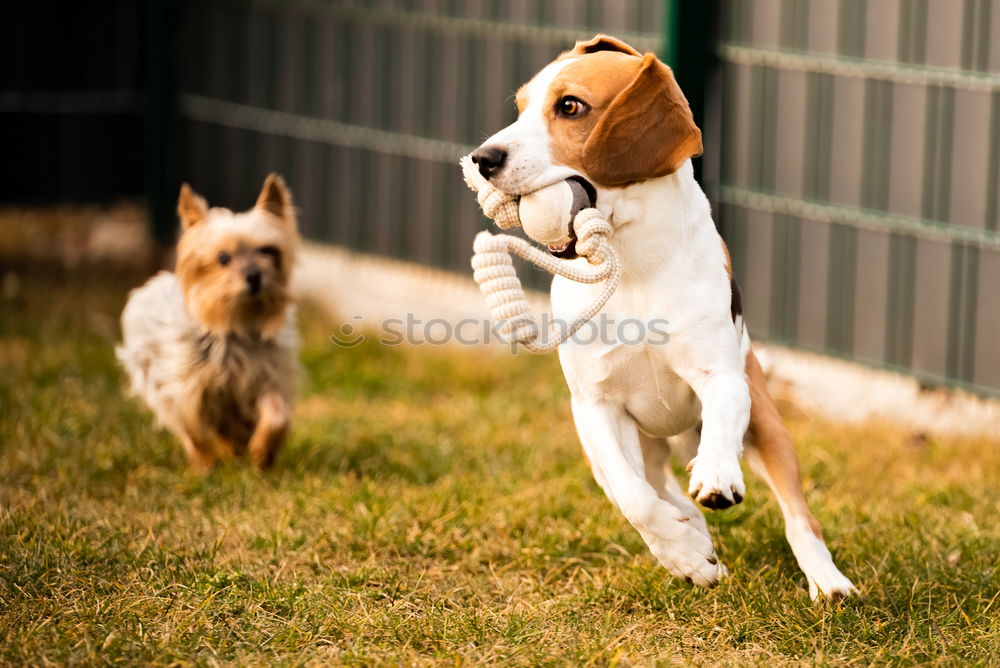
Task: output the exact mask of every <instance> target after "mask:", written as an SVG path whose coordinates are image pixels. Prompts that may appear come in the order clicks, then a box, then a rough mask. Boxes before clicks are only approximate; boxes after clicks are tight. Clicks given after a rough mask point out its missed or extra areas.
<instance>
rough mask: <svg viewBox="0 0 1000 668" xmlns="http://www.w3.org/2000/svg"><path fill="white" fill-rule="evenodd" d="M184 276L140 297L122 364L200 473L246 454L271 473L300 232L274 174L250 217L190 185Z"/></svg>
mask: <svg viewBox="0 0 1000 668" xmlns="http://www.w3.org/2000/svg"><path fill="white" fill-rule="evenodd" d="M177 213H178V215H179V216H180V220H181V227H182V234H181V238H180V241H179V242H178V244H177V273H176V274H174V273H170V272H165V271H164V272H160V273H159V274H157V275H156V276H154V277H153V278H151V279H150V280H149V281H148V282H147V283H146V284H145V285H143V286H142V287H140V288H137V289H135V290H133V291H132V294H131V295H130V296H129V300H128V303H127V304H126V305H125V310H124V312H123V313H122V343H121V345H120V346H118V349H117V353H118V359H119V360H120V361H121V363H122V365H123V366H124V367H125V370H126V371H127V372H128V375H129V378H130V379H131V385H132V392H133V393H134V394H136V395H137V396H139V397H140V398H142V399H143V401H145V402H146V404H147V405H149V407H150V408H151V409H152V410H153V412H154V413H155V414H156V416H157V418H158V419H159V421H160V423H162V424H163V425H164V426H165V427H167V428H168V429H169V430H170V431H172V432H173V433H174V434H175V435H176V436H177V437H178V438H179V439H180V440H181V442H182V443H183V445H184V450H185V452H186V453H187V456H188V458H189V460H190V461H191V464H192V466H194V467H195V468H197V469H202V470H206V469H208V468H211V466H212V465H213V464H214V463H215V461H216V460H217V458H218V457H219V456H220V455H225V454H235V455H239V454H242V453H244V452H249V454H250V457H251V459H252V460H253V462H254V463H255V464H256V465H257V466H258V467H259V468H267V467H269V466H270V465H271V464H272V463H273V461H274V457H275V455H276V454H277V452H278V449H279V447H280V446H281V444H282V442H283V441H284V438H285V434H286V432H287V431H288V427H289V424H290V421H291V412H292V400H293V394H294V385H295V379H296V375H297V372H298V361H297V358H296V339H297V336H296V329H295V322H294V320H295V317H294V305H293V302H292V298H291V294H290V291H289V281H290V278H291V271H292V266H293V264H294V262H295V253H296V249H297V247H298V242H299V234H298V225H297V223H296V218H295V213H294V209H293V207H292V199H291V194H290V193H289V192H288V188H286V187H285V182H284V181H283V180H282V178H281V177H280V176H278V175H277V174H271V175H270V176H268V177H267V180H266V181H265V182H264V187H263V189H262V190H261V192H260V196H259V197H258V199H257V203H256V205H255V206H254V207H253V208H252V209H250V210H249V211H245V212H243V213H234V212H232V211H230V210H229V209H225V208H221V207H214V208H211V209H210V208H209V207H208V204H207V203H206V202H205V200H204V198H202V197H201V196H200V195H198V194H197V193H195V192H194V191H193V190H191V188H190V187H188V185H187V184H186V183H185V184H184V185H183V186H182V187H181V193H180V198H179V199H178V202H177Z"/></svg>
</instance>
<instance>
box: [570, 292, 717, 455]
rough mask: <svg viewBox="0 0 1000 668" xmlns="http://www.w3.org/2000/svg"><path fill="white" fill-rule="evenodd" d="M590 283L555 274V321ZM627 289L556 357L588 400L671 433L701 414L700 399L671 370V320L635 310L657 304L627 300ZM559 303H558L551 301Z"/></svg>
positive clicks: (658, 432) (648, 429)
mask: <svg viewBox="0 0 1000 668" xmlns="http://www.w3.org/2000/svg"><path fill="white" fill-rule="evenodd" d="M592 289H593V288H592V286H586V285H581V284H579V283H577V284H572V283H570V282H569V281H564V280H560V279H558V278H557V279H556V280H555V281H554V282H553V284H552V303H553V305H554V317H555V318H556V320H557V321H561V319H562V318H564V317H566V316H567V315H571V311H572V304H574V303H578V302H580V303H582V302H585V301H586V300H587V299H588V298H590V293H591V291H592ZM630 296H633V297H634V295H629V294H628V290H627V289H626V290H623V291H621V292H620V293H618V294H616V295H615V296H614V297H613V298H612V300H611V301H610V302H609V303H608V305H607V306H606V307H605V308H604V310H602V311H601V313H600V314H598V316H597V317H596V318H595V319H594V320H592V321H591V322H590V323H588V325H587V326H585V327H584V328H582V329H581V330H580V332H578V334H577V335H575V336H574V337H571V338H570V339H569V340H568V341H567V342H566V343H564V344H563V345H561V346H559V361H560V363H561V365H562V368H563V374H564V375H565V377H566V383H567V385H568V386H569V389H570V392H571V393H572V394H573V396H575V397H579V398H582V399H584V400H586V401H587V403H590V404H595V403H608V404H612V405H614V406H617V407H620V408H623V409H624V410H625V411H626V412H627V413H628V414H629V415H631V416H632V418H633V419H634V420H635V421H636V423H637V425H638V426H639V428H640V429H642V431H644V432H645V433H647V434H649V435H651V436H658V437H666V436H673V435H675V434H679V433H681V432H684V431H687V430H688V429H690V428H692V427H694V426H695V425H696V424H697V423H698V421H699V420H700V419H701V403H700V402H699V401H698V397H697V396H696V395H695V393H694V391H693V390H692V388H691V386H690V385H688V383H687V382H686V381H685V380H684V379H682V378H681V377H680V376H679V375H677V373H675V371H674V362H673V360H672V359H671V354H673V351H672V350H671V348H670V345H669V340H670V336H671V326H672V325H671V323H670V322H669V321H668V320H667V319H666V318H657V317H649V316H648V315H647V316H644V317H642V318H639V317H637V316H635V315H634V314H635V313H646V314H648V313H650V312H653V313H656V312H662V310H661V309H662V308H663V307H662V305H659V306H660V308H654V307H650V306H649V305H646V308H647V309H648V310H645V311H643V309H642V308H641V307H639V306H638V305H630V304H629V302H630V301H633V300H630V299H629V297H630ZM555 305H558V306H555Z"/></svg>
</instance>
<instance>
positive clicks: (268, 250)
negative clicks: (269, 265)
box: [257, 246, 281, 260]
mask: <svg viewBox="0 0 1000 668" xmlns="http://www.w3.org/2000/svg"><path fill="white" fill-rule="evenodd" d="M257 252H258V253H260V254H261V255H267V256H268V257H269V258H271V259H272V260H277V259H278V258H280V257H281V251H280V250H278V247H277V246H261V247H260V248H258V249H257Z"/></svg>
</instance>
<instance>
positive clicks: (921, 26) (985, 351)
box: [705, 0, 1000, 394]
mask: <svg viewBox="0 0 1000 668" xmlns="http://www.w3.org/2000/svg"><path fill="white" fill-rule="evenodd" d="M718 53H719V56H720V59H721V60H722V67H721V72H720V73H719V74H718V77H717V78H718V80H717V81H716V82H715V83H714V85H713V86H712V87H711V93H710V98H709V102H708V108H709V110H710V114H712V118H711V120H710V122H709V123H708V124H707V127H706V138H707V143H708V144H709V155H708V156H707V158H706V161H707V165H708V167H707V168H706V170H705V176H706V180H707V182H708V183H707V186H708V189H709V191H710V192H712V193H713V195H714V197H715V198H716V199H717V201H719V203H720V205H719V219H720V224H721V227H722V230H723V232H724V234H725V236H726V237H727V239H728V240H729V243H730V246H731V250H732V254H733V259H734V265H735V267H736V271H737V275H738V278H739V280H740V282H741V284H742V286H743V288H744V293H745V296H746V310H747V313H748V317H749V322H750V325H751V328H752V330H753V331H754V332H755V333H756V334H757V336H758V337H764V338H768V339H771V340H775V341H780V342H784V343H788V344H791V345H794V346H798V347H802V348H807V349H811V350H817V351H822V352H828V353H832V354H835V355H840V356H844V357H847V358H852V359H857V360H861V361H865V362H868V363H872V364H875V365H878V366H888V367H892V368H898V369H901V370H904V371H909V372H912V373H915V374H917V375H918V376H919V377H921V378H922V379H923V380H925V381H926V382H927V383H928V384H940V383H943V384H957V385H964V386H966V387H968V388H969V389H973V390H975V391H979V392H984V393H990V394H998V388H1000V346H998V345H997V343H998V337H997V332H998V331H1000V308H998V306H1000V303H998V298H997V288H998V286H1000V234H998V232H997V228H998V222H1000V213H998V211H1000V188H998V184H1000V3H996V2H991V1H990V0H964V1H963V2H936V1H930V0H867V1H865V0H840V2H804V1H802V0H728V1H727V2H725V3H724V4H723V5H722V39H721V43H720V44H719V45H718Z"/></svg>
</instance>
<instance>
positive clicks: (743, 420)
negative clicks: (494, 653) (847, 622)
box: [472, 35, 856, 600]
mask: <svg viewBox="0 0 1000 668" xmlns="http://www.w3.org/2000/svg"><path fill="white" fill-rule="evenodd" d="M516 100H517V108H518V111H519V112H520V113H519V116H518V119H517V121H516V122H515V123H513V124H512V125H510V126H508V127H506V128H504V129H503V130H501V131H500V132H498V133H496V134H495V135H493V136H492V137H490V138H489V139H488V140H486V141H485V142H484V143H483V144H482V146H480V147H479V148H478V149H477V150H476V151H475V152H474V153H473V155H472V158H473V161H474V162H475V163H476V165H477V166H478V169H479V171H480V173H481V174H482V175H483V177H485V178H486V179H488V180H489V182H490V183H491V184H493V185H494V186H496V187H497V188H498V189H500V190H502V191H505V192H507V193H511V194H527V193H530V192H533V191H537V190H538V189H540V188H543V187H545V186H548V185H550V184H553V183H556V182H558V181H562V180H564V179H567V178H577V179H584V180H585V182H586V184H587V187H588V189H592V190H593V196H594V199H595V205H596V207H597V209H598V210H599V211H600V212H601V213H602V214H603V215H604V216H605V217H606V219H607V220H608V221H609V222H610V223H611V225H612V226H613V228H614V234H613V236H612V238H611V243H612V245H613V246H614V249H615V251H616V252H617V254H618V257H619V258H620V261H621V265H622V277H621V282H620V284H619V286H618V288H617V290H616V291H615V292H614V294H613V295H612V297H611V298H610V300H609V301H608V303H607V304H606V306H605V307H604V310H603V314H604V315H605V317H608V318H613V319H615V320H618V321H624V320H629V319H636V318H639V319H640V320H643V321H651V320H653V319H656V320H658V321H661V322H662V321H666V322H668V323H669V325H668V326H667V331H668V335H669V342H668V343H667V344H666V345H647V344H645V343H639V344H636V343H634V342H629V343H623V342H615V341H594V340H592V341H589V342H583V341H579V340H573V339H571V340H569V341H567V342H566V343H564V344H562V345H561V346H560V347H559V358H560V361H561V363H562V367H563V371H564V373H565V376H566V381H567V383H568V384H569V388H570V392H571V394H572V408H573V418H574V421H575V422H576V427H577V432H578V434H579V437H580V441H581V442H582V444H583V449H584V453H585V454H586V457H587V459H588V460H589V462H590V466H591V469H592V471H593V474H594V477H595V478H596V480H597V482H598V483H599V484H600V486H601V487H602V488H603V489H604V491H605V493H606V494H607V496H608V498H610V499H611V501H612V502H613V503H615V504H616V505H617V506H618V507H619V508H620V509H621V511H622V513H623V514H624V515H625V517H626V518H627V519H628V521H629V522H631V523H632V525H633V526H634V527H635V528H636V530H638V532H639V533H640V534H641V535H642V537H643V539H644V540H645V541H646V544H647V545H648V546H649V549H650V550H651V551H652V553H653V555H654V556H656V558H657V559H658V560H659V561H660V563H662V564H663V565H664V566H665V567H666V568H667V569H668V570H669V571H670V572H671V573H674V574H675V575H677V576H679V577H682V578H685V579H686V580H688V581H689V582H693V583H696V584H699V585H708V586H711V585H714V584H715V583H717V582H718V580H719V578H720V577H722V576H723V575H724V574H725V568H724V567H723V565H722V564H720V563H719V560H718V558H717V557H716V554H715V549H714V548H713V546H712V541H711V537H710V534H709V531H708V527H707V525H706V522H705V519H704V516H703V515H702V514H701V512H700V511H699V509H698V507H697V506H696V505H695V504H694V503H693V502H692V500H691V498H689V497H688V495H690V497H692V498H693V499H695V500H696V501H697V502H698V503H700V504H701V505H703V506H705V507H707V508H712V509H721V508H726V507H729V506H731V505H733V504H736V503H739V502H740V501H741V500H742V499H743V496H744V494H745V489H744V484H743V474H742V471H741V468H740V457H741V456H745V457H746V460H747V461H748V463H749V464H750V467H751V469H752V470H753V471H754V472H755V473H757V474H758V475H759V476H761V477H762V478H763V479H764V480H765V481H766V483H767V484H768V485H769V486H770V487H771V489H772V490H773V491H774V493H775V495H776V496H777V499H778V503H779V505H780V507H781V511H782V513H783V514H784V518H785V527H786V528H785V535H786V536H787V538H788V542H789V543H790V545H791V547H792V551H793V552H794V554H795V557H796V559H797V560H798V563H799V566H800V567H801V568H802V570H803V571H804V572H805V574H806V577H807V579H808V583H809V592H810V595H811V596H812V597H813V599H817V598H820V597H821V596H822V597H825V598H827V599H832V600H837V599H841V598H843V597H846V596H848V595H850V594H852V593H855V592H856V590H855V588H854V586H853V585H852V584H851V582H850V581H849V580H848V579H847V578H846V577H844V575H842V574H841V572H840V571H839V570H838V569H837V567H836V565H834V563H833V559H832V558H831V556H830V552H829V550H828V549H827V547H826V544H825V543H824V542H823V538H822V534H821V532H820V527H819V524H818V523H817V521H816V519H815V518H814V517H813V515H812V513H810V511H809V508H808V507H807V505H806V501H805V498H804V496H803V493H802V481H801V474H800V471H799V463H798V458H797V456H796V453H795V447H794V445H793V443H792V440H791V438H790V436H789V434H788V432H787V430H786V428H785V427H784V425H783V423H782V421H781V418H780V417H779V415H778V411H777V410H776V408H775V404H774V401H773V400H772V398H771V396H770V394H769V393H768V389H767V385H766V382H765V378H764V374H763V372H762V371H761V367H760V364H759V363H758V361H757V358H756V357H755V356H754V353H753V350H752V349H751V346H750V338H749V336H748V334H747V331H746V329H745V328H744V326H743V318H742V307H741V301H740V293H739V289H738V287H737V285H736V282H735V281H734V280H733V276H732V269H731V265H730V258H729V253H728V251H727V249H726V246H725V243H724V242H723V241H722V239H721V237H720V236H719V234H718V232H717V231H716V227H715V224H714V223H713V221H712V217H711V212H710V209H709V203H708V199H707V198H706V197H705V194H704V193H703V192H702V190H701V188H700V187H699V185H698V183H697V182H696V181H695V179H694V176H693V172H692V166H691V161H690V159H691V158H692V157H694V156H697V155H700V154H701V152H702V141H701V132H700V130H699V129H698V127H697V126H696V125H695V123H694V120H693V117H692V115H691V110H690V108H689V106H688V103H687V100H686V99H685V98H684V95H683V93H682V92H681V90H680V88H679V87H678V85H677V82H676V81H675V79H674V76H673V73H672V72H671V70H670V68H669V67H667V66H666V65H664V64H663V63H661V62H660V61H659V60H657V58H656V56H655V55H653V54H652V53H647V54H645V55H642V54H640V53H638V52H637V51H636V50H635V49H633V48H631V47H630V46H628V45H627V44H624V43H622V42H620V41H618V40H616V39H614V38H611V37H607V36H604V35H598V36H597V37H595V38H594V39H591V40H589V41H586V42H579V43H577V44H576V46H575V47H574V48H573V49H572V50H570V51H567V52H565V53H563V54H562V55H561V56H559V58H557V59H556V60H555V61H554V62H552V63H551V64H549V65H548V66H546V67H545V68H544V69H543V70H542V71H541V72H539V73H538V74H537V75H536V76H535V77H534V78H533V79H532V80H531V81H530V82H528V83H527V84H525V85H524V86H523V87H522V88H521V89H520V90H519V91H518V92H517V96H516ZM558 227H559V229H556V230H550V231H548V232H546V233H545V234H544V235H540V234H537V233H536V234H535V235H533V236H545V238H535V241H537V242H539V243H541V244H544V245H546V246H548V248H549V251H550V252H551V253H552V254H554V255H556V256H557V257H561V258H564V259H565V261H566V262H576V263H581V264H582V263H585V260H583V259H581V258H576V257H575V256H576V254H575V252H574V242H575V237H574V234H573V229H572V224H571V222H570V223H564V224H561V225H560V226H558ZM526 231H527V232H528V233H529V235H530V234H531V233H532V230H531V229H526ZM600 289H601V286H600V285H587V284H584V283H578V282H574V281H570V280H567V279H564V278H561V277H556V278H555V279H554V280H553V282H552V293H551V296H552V306H553V310H554V315H555V317H556V318H561V319H568V318H571V317H572V314H574V313H576V312H578V311H579V310H580V308H581V306H582V305H585V304H588V303H591V302H592V301H593V300H594V297H595V295H596V294H597V292H598V291H599V290H600ZM699 436H700V438H699ZM681 439H695V440H697V441H698V446H697V455H696V456H695V457H694V459H693V460H692V461H691V463H690V465H689V467H688V468H689V471H690V474H691V476H690V482H689V484H688V495H685V494H684V493H683V492H682V490H681V488H680V486H679V485H678V483H677V480H676V479H675V477H674V475H673V473H672V471H671V469H670V467H669V465H668V459H669V454H670V446H671V441H672V440H681Z"/></svg>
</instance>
